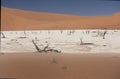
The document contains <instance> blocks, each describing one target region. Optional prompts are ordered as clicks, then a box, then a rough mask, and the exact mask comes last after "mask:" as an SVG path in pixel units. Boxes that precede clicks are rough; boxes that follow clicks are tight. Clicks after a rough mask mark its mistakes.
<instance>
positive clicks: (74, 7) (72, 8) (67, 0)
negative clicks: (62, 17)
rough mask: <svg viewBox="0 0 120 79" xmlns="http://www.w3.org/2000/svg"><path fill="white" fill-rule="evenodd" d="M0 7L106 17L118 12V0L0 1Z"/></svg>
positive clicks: (119, 3) (119, 9)
mask: <svg viewBox="0 0 120 79" xmlns="http://www.w3.org/2000/svg"><path fill="white" fill-rule="evenodd" d="M1 5H2V6H6V7H10V8H17V9H23V10H31V11H37V12H51V13H59V14H72V15H81V16H96V15H108V14H114V13H117V12H120V1H119V0H106V1H105V0H1Z"/></svg>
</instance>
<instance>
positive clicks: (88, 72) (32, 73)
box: [0, 7, 120, 79]
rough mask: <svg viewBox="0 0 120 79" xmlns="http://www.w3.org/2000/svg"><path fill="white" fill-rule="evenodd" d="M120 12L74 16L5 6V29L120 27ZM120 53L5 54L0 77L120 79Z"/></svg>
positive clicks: (1, 62)
mask: <svg viewBox="0 0 120 79" xmlns="http://www.w3.org/2000/svg"><path fill="white" fill-rule="evenodd" d="M119 19H120V13H116V14H113V15H105V16H74V15H67V14H64V15H63V14H55V13H45V12H32V11H24V10H18V9H12V8H6V7H2V8H1V28H2V30H4V31H12V30H17V31H18V30H41V29H42V30H50V29H51V30H56V29H58V30H61V29H62V30H63V29H64V30H65V29H67V30H68V29H72V30H73V29H106V28H107V29H120V20H119ZM119 73H120V54H115V53H113V54H110V52H109V53H106V54H105V53H103V54H102V53H99V54H88V53H84V54H74V52H73V53H67V54H65V53H59V54H57V53H53V52H50V53H46V54H45V53H30V52H28V53H24V52H20V53H1V54H0V78H1V79H3V78H16V79H120V75H119Z"/></svg>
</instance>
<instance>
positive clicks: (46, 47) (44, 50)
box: [32, 40, 61, 53]
mask: <svg viewBox="0 0 120 79" xmlns="http://www.w3.org/2000/svg"><path fill="white" fill-rule="evenodd" d="M32 43H33V44H34V46H35V48H36V50H37V51H38V52H40V53H43V52H45V53H47V52H56V53H61V51H59V50H56V49H51V48H49V44H47V46H45V47H44V48H43V50H42V49H40V48H39V47H38V46H37V44H36V43H35V41H34V40H32Z"/></svg>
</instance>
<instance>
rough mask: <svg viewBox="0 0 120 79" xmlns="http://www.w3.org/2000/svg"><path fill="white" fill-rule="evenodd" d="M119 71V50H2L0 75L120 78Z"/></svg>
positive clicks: (20, 78)
mask: <svg viewBox="0 0 120 79" xmlns="http://www.w3.org/2000/svg"><path fill="white" fill-rule="evenodd" d="M119 73H120V54H110V53H109V54H100V53H99V54H71V53H69V54H68V53H64V54H63V53H52V52H51V53H50V52H49V53H4V54H3V53H1V54H0V78H16V79H120V75H119Z"/></svg>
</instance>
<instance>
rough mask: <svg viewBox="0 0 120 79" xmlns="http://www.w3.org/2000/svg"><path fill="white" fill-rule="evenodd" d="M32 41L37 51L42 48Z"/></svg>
mask: <svg viewBox="0 0 120 79" xmlns="http://www.w3.org/2000/svg"><path fill="white" fill-rule="evenodd" d="M32 43H33V44H34V46H35V48H36V50H37V51H38V52H42V50H41V49H40V48H39V47H38V46H37V44H36V43H35V41H34V40H32Z"/></svg>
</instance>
